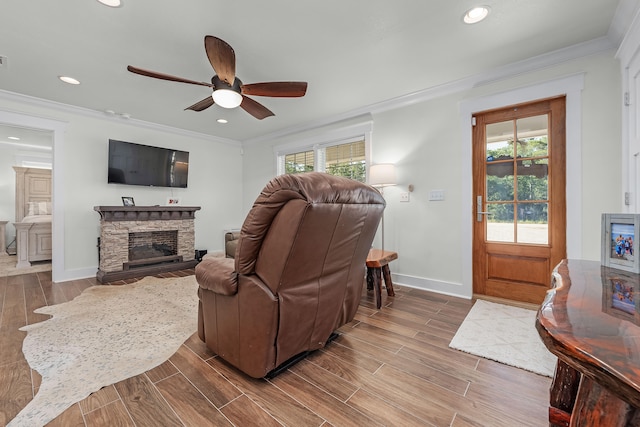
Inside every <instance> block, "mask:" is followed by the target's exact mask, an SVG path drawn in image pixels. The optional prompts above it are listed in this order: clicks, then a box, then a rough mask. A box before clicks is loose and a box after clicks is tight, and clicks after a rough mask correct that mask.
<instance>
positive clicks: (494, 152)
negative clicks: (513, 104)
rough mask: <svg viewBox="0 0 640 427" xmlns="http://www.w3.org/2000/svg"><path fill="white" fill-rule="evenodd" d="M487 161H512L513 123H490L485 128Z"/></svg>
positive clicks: (510, 121)
mask: <svg viewBox="0 0 640 427" xmlns="http://www.w3.org/2000/svg"><path fill="white" fill-rule="evenodd" d="M486 135H487V136H486V138H487V161H488V162H491V161H494V160H504V159H513V157H514V147H513V139H514V138H513V121H512V120H509V121H506V122H499V123H492V124H489V125H487V126H486Z"/></svg>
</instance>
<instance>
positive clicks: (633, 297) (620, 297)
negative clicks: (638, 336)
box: [601, 267, 640, 325]
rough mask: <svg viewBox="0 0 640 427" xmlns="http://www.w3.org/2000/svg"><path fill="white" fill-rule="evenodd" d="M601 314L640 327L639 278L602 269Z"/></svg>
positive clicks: (615, 270) (630, 274)
mask: <svg viewBox="0 0 640 427" xmlns="http://www.w3.org/2000/svg"><path fill="white" fill-rule="evenodd" d="M601 277H602V312H603V313H607V314H609V315H611V316H614V317H617V318H618V319H623V320H628V321H629V322H633V323H635V324H636V325H640V298H638V292H639V291H640V277H639V276H637V275H635V274H632V273H629V272H626V271H620V270H617V269H614V268H606V267H603V268H602V274H601Z"/></svg>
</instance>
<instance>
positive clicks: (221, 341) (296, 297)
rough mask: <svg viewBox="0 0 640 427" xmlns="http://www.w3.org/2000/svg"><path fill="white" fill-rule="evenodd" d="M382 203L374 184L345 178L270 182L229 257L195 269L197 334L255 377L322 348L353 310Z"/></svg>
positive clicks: (281, 178) (312, 177) (300, 177)
mask: <svg viewBox="0 0 640 427" xmlns="http://www.w3.org/2000/svg"><path fill="white" fill-rule="evenodd" d="M384 207H385V201H384V199H383V198H382V196H381V195H380V193H379V192H378V191H376V190H375V189H374V188H372V187H369V186H368V185H365V184H361V183H359V182H356V181H353V180H350V179H346V178H340V177H335V176H332V175H327V174H324V173H318V172H310V173H304V174H296V175H281V176H278V177H276V178H274V179H273V180H271V181H270V182H269V183H268V184H267V186H266V187H265V188H264V189H263V190H262V193H261V194H260V196H259V197H258V199H257V200H256V201H255V203H254V205H253V208H252V209H251V211H250V212H249V214H248V215H247V218H246V219H245V222H244V224H243V225H242V229H241V233H240V239H239V241H238V246H237V249H236V256H235V259H232V258H208V259H204V260H203V261H202V262H201V263H200V264H198V265H197V267H196V279H197V281H198V284H199V285H200V286H199V289H198V296H199V298H200V302H199V309H198V335H199V336H200V339H202V341H204V342H205V343H206V345H207V347H209V348H210V349H211V350H212V351H214V352H215V353H217V354H218V355H219V356H220V357H221V358H222V359H224V360H226V361H227V362H229V363H230V364H232V365H234V366H235V367H237V368H239V369H240V370H241V371H243V372H245V373H246V374H248V375H250V376H252V377H254V378H261V377H264V376H267V375H268V374H270V373H273V372H274V369H276V368H277V367H279V366H281V365H283V364H284V363H285V362H287V361H289V360H290V359H292V358H293V357H294V356H297V355H299V354H301V353H305V352H309V351H312V350H317V349H319V348H322V347H324V345H325V344H326V343H327V340H328V339H329V337H330V336H331V334H332V333H333V332H334V331H335V330H336V329H337V328H339V327H340V326H342V325H344V324H345V323H347V322H350V321H351V320H352V319H353V317H354V316H355V313H356V310H357V309H358V304H359V302H360V296H361V293H362V288H363V283H364V277H365V260H366V258H367V254H368V252H369V249H370V248H371V243H372V241H373V237H374V235H375V233H376V229H377V228H378V223H379V222H380V219H381V217H382V212H383V210H384Z"/></svg>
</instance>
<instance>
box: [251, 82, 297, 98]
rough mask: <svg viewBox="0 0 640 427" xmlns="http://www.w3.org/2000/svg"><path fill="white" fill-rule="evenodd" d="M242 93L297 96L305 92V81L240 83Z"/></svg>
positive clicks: (284, 96)
mask: <svg viewBox="0 0 640 427" xmlns="http://www.w3.org/2000/svg"><path fill="white" fill-rule="evenodd" d="M242 93H243V94H244V95H255V96H272V97H282V98H297V97H300V96H304V95H305V94H306V93H307V82H268V83H250V84H247V85H242Z"/></svg>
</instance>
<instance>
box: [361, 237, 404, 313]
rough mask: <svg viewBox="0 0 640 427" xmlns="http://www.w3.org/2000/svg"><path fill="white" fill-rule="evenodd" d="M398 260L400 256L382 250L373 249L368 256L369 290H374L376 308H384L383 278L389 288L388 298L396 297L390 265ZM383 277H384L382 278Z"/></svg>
mask: <svg viewBox="0 0 640 427" xmlns="http://www.w3.org/2000/svg"><path fill="white" fill-rule="evenodd" d="M394 259H398V254H397V253H396V252H391V251H383V250H382V249H371V250H370V251H369V255H367V289H368V290H372V289H373V291H374V293H375V296H376V307H377V308H380V307H381V306H382V277H384V284H385V286H386V288H387V296H390V297H392V296H395V295H396V294H395V292H394V291H393V282H392V281H391V271H390V270H389V263H390V262H391V261H393V260H394ZM381 276H382V277H381Z"/></svg>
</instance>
